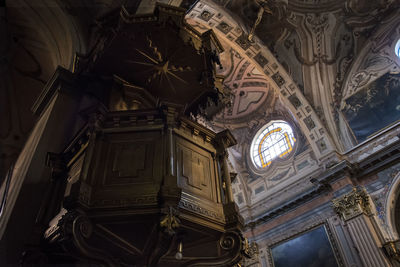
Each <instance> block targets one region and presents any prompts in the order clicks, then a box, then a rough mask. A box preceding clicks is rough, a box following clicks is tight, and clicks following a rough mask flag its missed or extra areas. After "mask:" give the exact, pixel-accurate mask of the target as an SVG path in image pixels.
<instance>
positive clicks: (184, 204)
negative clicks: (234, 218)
mask: <svg viewBox="0 0 400 267" xmlns="http://www.w3.org/2000/svg"><path fill="white" fill-rule="evenodd" d="M179 207H180V208H184V209H187V210H191V211H193V212H196V213H199V214H202V215H205V216H206V217H209V218H213V219H216V220H218V221H224V220H225V219H224V217H223V216H222V214H219V213H216V212H214V211H211V210H208V209H205V208H204V207H200V206H199V205H197V204H195V203H193V202H190V201H187V200H184V199H181V200H180V202H179Z"/></svg>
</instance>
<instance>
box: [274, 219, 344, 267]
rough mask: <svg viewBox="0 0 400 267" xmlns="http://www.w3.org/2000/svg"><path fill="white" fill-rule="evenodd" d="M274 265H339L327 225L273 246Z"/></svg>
mask: <svg viewBox="0 0 400 267" xmlns="http://www.w3.org/2000/svg"><path fill="white" fill-rule="evenodd" d="M271 254H272V259H273V262H274V267H337V266H338V264H337V262H336V258H335V255H334V253H333V250H332V247H331V243H330V242H329V239H328V236H327V233H326V230H325V226H323V225H322V226H320V227H318V228H315V229H314V230H311V231H309V232H306V233H304V234H302V235H300V236H297V237H295V238H292V239H290V240H288V241H285V242H283V243H280V244H278V245H276V246H274V247H272V248H271Z"/></svg>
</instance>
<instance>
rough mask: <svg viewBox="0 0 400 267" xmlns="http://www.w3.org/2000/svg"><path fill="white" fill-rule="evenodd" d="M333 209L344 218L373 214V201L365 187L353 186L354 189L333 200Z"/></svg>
mask: <svg viewBox="0 0 400 267" xmlns="http://www.w3.org/2000/svg"><path fill="white" fill-rule="evenodd" d="M332 203H333V209H334V210H335V212H336V213H337V214H338V215H339V216H340V217H341V218H342V219H343V220H344V221H347V220H350V219H352V218H354V217H356V216H358V215H360V214H366V215H371V214H372V212H371V203H370V200H369V196H368V193H367V191H366V190H365V189H364V188H356V187H354V188H353V191H352V192H350V193H348V194H346V195H344V196H342V197H340V198H336V199H333V200H332Z"/></svg>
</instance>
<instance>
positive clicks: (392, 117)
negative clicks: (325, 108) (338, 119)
mask: <svg viewBox="0 0 400 267" xmlns="http://www.w3.org/2000/svg"><path fill="white" fill-rule="evenodd" d="M345 101H346V106H345V108H344V109H343V110H342V112H343V114H344V116H345V118H346V120H347V122H348V124H349V126H350V128H351V129H352V130H353V133H354V136H355V138H356V139H357V141H358V142H359V143H360V142H362V141H364V140H366V139H367V138H368V137H369V136H371V135H373V134H374V133H376V132H378V131H380V130H381V129H383V128H385V127H387V126H389V125H391V124H393V123H395V122H397V121H398V120H400V74H391V73H386V74H385V75H383V76H382V77H380V78H378V79H377V80H375V81H373V82H372V83H370V84H369V85H367V86H366V87H364V88H363V89H361V90H360V91H358V92H357V93H355V94H354V95H352V96H350V97H349V98H347V99H346V100H345Z"/></svg>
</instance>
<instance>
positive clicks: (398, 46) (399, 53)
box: [394, 39, 400, 58]
mask: <svg viewBox="0 0 400 267" xmlns="http://www.w3.org/2000/svg"><path fill="white" fill-rule="evenodd" d="M394 52H395V53H396V56H398V57H399V58H400V39H399V40H397V43H396V46H395V47H394Z"/></svg>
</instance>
